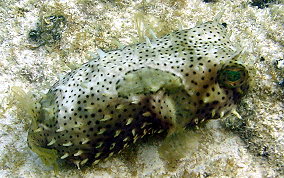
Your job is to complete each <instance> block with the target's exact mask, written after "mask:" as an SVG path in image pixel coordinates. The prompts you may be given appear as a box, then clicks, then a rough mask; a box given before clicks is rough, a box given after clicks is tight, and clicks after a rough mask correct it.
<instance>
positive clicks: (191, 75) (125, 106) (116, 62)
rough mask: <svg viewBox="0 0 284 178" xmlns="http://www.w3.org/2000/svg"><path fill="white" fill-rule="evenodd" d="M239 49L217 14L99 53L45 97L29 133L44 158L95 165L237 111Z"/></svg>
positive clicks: (241, 79)
mask: <svg viewBox="0 0 284 178" xmlns="http://www.w3.org/2000/svg"><path fill="white" fill-rule="evenodd" d="M240 53H241V50H239V49H237V48H235V47H234V46H233V45H232V43H231V42H230V41H229V39H228V35H227V34H226V24H224V23H223V24H221V23H220V22H219V20H216V19H215V20H214V21H210V22H206V23H202V24H199V25H197V26H196V27H194V28H191V29H186V30H181V31H176V32H173V33H170V34H168V35H165V36H163V37H161V38H155V39H152V40H146V42H144V43H140V44H134V45H130V46H126V47H124V48H123V49H117V50H113V51H109V52H102V51H100V52H99V55H98V56H97V57H95V58H94V59H93V60H91V61H89V62H87V63H85V64H83V65H82V66H81V67H80V68H78V69H76V70H73V71H71V72H70V73H68V74H67V75H66V76H65V77H64V78H62V79H61V80H59V81H58V82H57V83H56V84H55V85H54V86H53V87H52V88H51V89H50V90H49V92H48V93H47V94H46V95H45V96H44V97H43V98H42V99H41V100H40V102H39V103H38V107H37V108H36V109H35V112H36V118H34V119H33V122H32V124H31V128H30V129H29V133H28V144H29V147H30V148H31V149H32V150H33V151H34V152H36V153H37V154H38V155H39V156H40V157H41V158H42V160H43V161H44V162H47V163H48V161H54V162H55V161H56V160H66V161H67V162H70V163H74V164H75V165H77V166H78V167H80V166H83V165H85V164H90V163H93V164H97V163H99V162H100V161H101V160H104V159H106V158H109V157H111V156H112V155H114V154H117V153H120V152H121V151H122V150H123V149H124V148H126V147H128V146H129V145H131V144H133V143H135V142H137V140H139V139H141V138H143V137H145V136H147V135H151V134H162V133H166V134H172V133H175V132H177V131H178V130H180V129H184V128H186V127H188V126H194V125H197V124H199V123H201V122H204V121H207V120H210V119H217V118H220V117H222V116H224V115H225V114H229V113H235V114H237V112H236V105H237V104H238V102H239V101H240V99H241V98H242V96H243V95H244V94H245V93H246V91H247V89H248V71H247V70H246V68H245V67H244V66H243V64H241V63H240V62H238V58H239V56H240Z"/></svg>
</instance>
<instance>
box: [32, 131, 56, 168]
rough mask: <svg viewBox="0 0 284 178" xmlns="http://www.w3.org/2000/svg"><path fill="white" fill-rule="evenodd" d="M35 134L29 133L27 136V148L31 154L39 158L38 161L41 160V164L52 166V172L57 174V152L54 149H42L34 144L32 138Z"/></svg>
mask: <svg viewBox="0 0 284 178" xmlns="http://www.w3.org/2000/svg"><path fill="white" fill-rule="evenodd" d="M35 134H36V133H31V132H30V133H29V135H28V145H29V147H30V148H31V150H32V151H33V152H35V153H36V154H37V155H38V156H39V157H40V159H41V160H42V162H43V163H44V164H45V165H46V166H53V168H54V171H55V172H58V163H57V159H58V154H57V151H56V150H54V149H48V148H42V147H40V146H37V145H36V144H34V140H33V139H32V138H33V136H34V135H35Z"/></svg>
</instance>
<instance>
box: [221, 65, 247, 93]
mask: <svg viewBox="0 0 284 178" xmlns="http://www.w3.org/2000/svg"><path fill="white" fill-rule="evenodd" d="M247 79H248V71H247V70H246V68H245V67H244V66H243V65H241V64H238V63H232V64H228V65H225V66H223V67H222V69H220V70H219V71H218V74H217V81H218V82H219V84H220V86H223V87H226V88H238V87H241V86H242V85H243V84H245V83H246V82H247Z"/></svg>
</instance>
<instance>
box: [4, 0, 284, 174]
mask: <svg viewBox="0 0 284 178" xmlns="http://www.w3.org/2000/svg"><path fill="white" fill-rule="evenodd" d="M280 2H281V1H280ZM280 2H279V3H276V4H271V5H269V7H267V8H264V9H259V8H257V7H253V6H251V5H250V3H249V1H246V0H234V1H230V0H224V1H217V2H215V3H205V2H203V1H202V0H187V1H186V0H179V1H174V0H152V1H151V0H144V1H142V0H139V1H130V0H124V1H123V0H113V1H107V0H105V1H104V0H101V1H95V0H94V1H91V0H71V1H64V0H61V1H53V0H51V1H34V0H23V1H12V0H8V1H5V2H4V1H1V2H0V59H1V60H0V103H1V107H0V152H1V154H0V177H281V176H284V103H283V100H284V88H283V83H282V86H281V82H283V80H284V59H283V56H284V48H283V46H284V41H283V40H284V28H283V24H284V5H283V4H281V3H280ZM221 11H223V12H224V14H223V16H222V19H221V20H222V21H223V22H225V23H226V24H227V27H228V31H229V33H230V35H231V37H230V39H231V41H233V42H234V43H236V44H238V45H239V46H240V47H241V48H242V49H243V53H242V58H244V61H245V64H246V66H247V67H248V68H249V70H250V75H251V78H252V81H251V88H250V91H249V93H248V95H247V96H246V97H245V98H244V99H243V101H242V102H241V104H240V106H239V107H238V112H239V114H240V115H241V116H242V118H241V119H239V118H237V117H235V116H229V117H227V118H223V119H221V120H215V121H211V122H209V123H207V125H206V126H204V127H202V128H199V129H197V130H194V131H188V133H187V135H188V137H181V138H179V139H177V140H175V141H174V142H173V143H169V144H170V146H169V147H168V148H165V149H167V150H162V151H161V149H160V145H161V143H162V141H160V140H157V139H154V138H153V139H149V140H148V141H147V140H144V141H143V142H140V143H139V144H138V145H136V146H134V147H133V148H130V149H128V150H126V151H124V152H123V153H122V154H120V155H117V156H114V157H112V158H110V159H108V160H106V161H104V162H101V163H100V164H98V165H96V166H91V167H88V168H85V169H83V170H78V169H76V168H70V167H64V168H60V170H59V172H58V173H55V172H54V171H53V169H52V168H50V167H48V166H45V165H44V164H43V163H42V162H41V160H40V159H39V157H38V156H37V155H36V154H35V153H33V152H32V151H31V150H30V149H29V147H28V146H27V142H26V139H27V131H28V128H29V124H30V122H31V120H30V119H29V118H28V117H27V115H26V114H25V111H24V109H23V107H25V106H23V105H21V104H19V101H18V100H19V96H18V95H17V94H15V89H17V87H18V88H21V89H22V90H24V91H25V92H26V93H30V94H33V95H35V96H39V95H40V93H46V92H47V91H48V89H49V88H50V86H52V85H53V84H54V83H55V82H56V81H57V80H58V79H59V78H60V76H62V75H63V74H64V73H67V72H68V71H70V70H71V69H73V68H76V66H79V65H80V64H82V63H84V62H87V61H88V60H90V59H91V58H92V56H93V55H95V54H96V50H97V49H98V48H100V49H103V50H111V49H115V48H118V47H119V45H120V44H122V45H128V44H132V43H137V42H139V41H143V39H142V38H143V36H144V35H149V29H151V30H153V31H154V32H155V33H156V34H157V36H163V35H164V34H167V33H170V32H172V31H175V30H178V29H183V28H191V27H194V26H195V24H196V23H199V22H206V21H210V20H213V19H214V17H215V16H216V15H217V14H218V13H219V12H221ZM54 14H61V15H63V16H65V18H66V26H65V28H64V29H63V33H62V36H61V40H58V41H57V42H56V43H49V44H46V45H42V46H40V47H36V46H37V45H38V44H36V43H34V42H32V41H31V40H30V39H29V38H28V37H29V36H28V34H29V32H30V31H31V30H32V29H36V27H37V23H38V22H39V19H40V18H41V17H46V16H50V15H54ZM118 41H119V42H120V44H119V43H118ZM17 96H18V97H17ZM162 153H164V154H162ZM165 153H169V155H168V156H165V155H166V154H165Z"/></svg>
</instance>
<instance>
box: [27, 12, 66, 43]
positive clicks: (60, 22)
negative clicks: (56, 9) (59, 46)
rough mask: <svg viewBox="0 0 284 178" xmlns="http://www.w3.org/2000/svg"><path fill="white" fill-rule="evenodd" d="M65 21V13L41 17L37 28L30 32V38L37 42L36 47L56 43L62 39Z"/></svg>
mask: <svg viewBox="0 0 284 178" xmlns="http://www.w3.org/2000/svg"><path fill="white" fill-rule="evenodd" d="M65 23H66V19H65V17H64V16H63V15H50V16H46V17H41V19H40V22H39V23H38V24H37V28H36V29H35V30H31V31H30V32H29V39H30V40H31V41H33V42H35V43H36V44H37V45H36V47H40V46H42V45H45V44H53V43H56V42H57V41H59V40H61V36H62V32H63V30H64V26H65Z"/></svg>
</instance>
